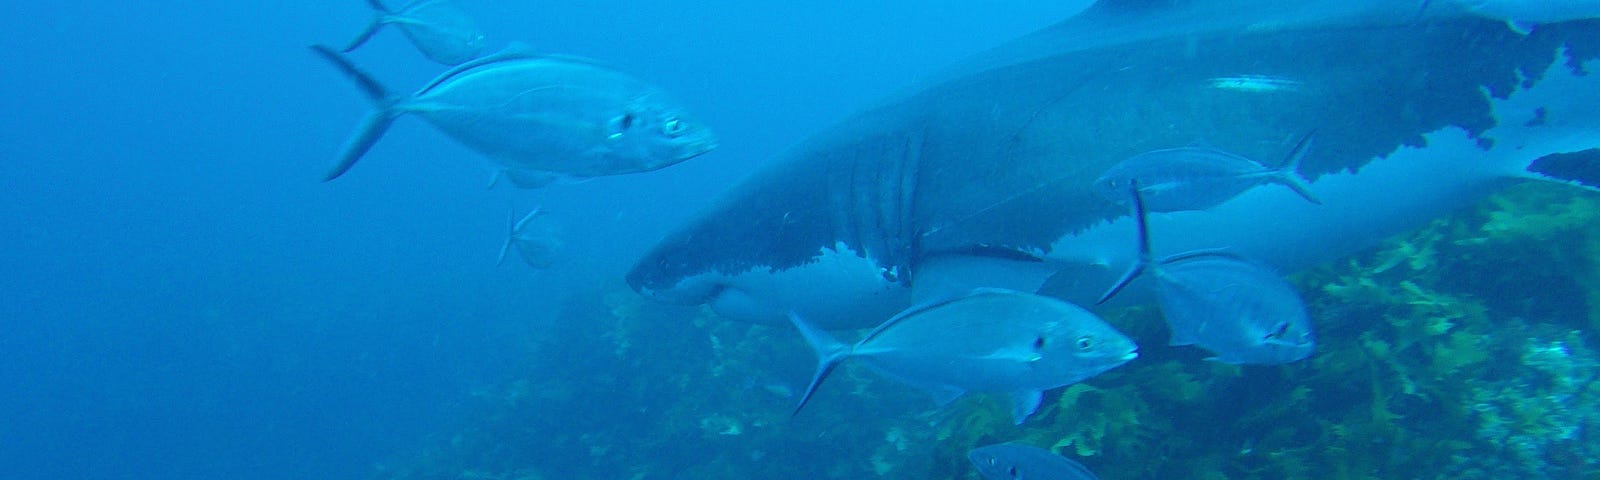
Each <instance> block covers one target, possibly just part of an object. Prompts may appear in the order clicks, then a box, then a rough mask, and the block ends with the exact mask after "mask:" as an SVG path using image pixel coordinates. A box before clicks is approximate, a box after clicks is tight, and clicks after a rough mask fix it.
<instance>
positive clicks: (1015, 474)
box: [1006, 467, 1017, 478]
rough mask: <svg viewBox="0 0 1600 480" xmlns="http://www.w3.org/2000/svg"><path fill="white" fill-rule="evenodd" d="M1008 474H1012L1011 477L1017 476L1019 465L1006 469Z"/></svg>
mask: <svg viewBox="0 0 1600 480" xmlns="http://www.w3.org/2000/svg"><path fill="white" fill-rule="evenodd" d="M1006 475H1010V476H1011V478H1017V467H1011V468H1009V469H1006Z"/></svg>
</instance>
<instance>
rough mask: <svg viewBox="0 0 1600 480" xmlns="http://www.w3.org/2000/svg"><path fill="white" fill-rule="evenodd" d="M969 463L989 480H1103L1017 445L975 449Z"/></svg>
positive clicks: (1042, 452) (1045, 452)
mask: <svg viewBox="0 0 1600 480" xmlns="http://www.w3.org/2000/svg"><path fill="white" fill-rule="evenodd" d="M967 460H971V461H972V466H974V467H977V469H978V474H980V475H983V478H986V479H988V480H1033V479H1039V480H1100V477H1098V476H1095V474H1094V472H1091V471H1089V468H1088V467H1085V466H1083V464H1081V463H1078V462H1077V461H1074V460H1072V459H1069V458H1067V457H1063V456H1060V455H1056V454H1054V453H1050V451H1049V450H1045V449H1043V448H1039V447H1032V446H1028V445H1021V444H1016V443H1001V444H997V445H989V446H987V447H978V448H974V449H972V450H970V451H968V452H967Z"/></svg>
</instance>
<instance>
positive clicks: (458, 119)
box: [312, 45, 717, 180]
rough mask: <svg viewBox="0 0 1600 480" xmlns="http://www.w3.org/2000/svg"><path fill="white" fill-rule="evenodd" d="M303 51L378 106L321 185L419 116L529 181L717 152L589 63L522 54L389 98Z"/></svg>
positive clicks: (650, 95) (322, 51)
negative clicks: (392, 128) (404, 119)
mask: <svg viewBox="0 0 1600 480" xmlns="http://www.w3.org/2000/svg"><path fill="white" fill-rule="evenodd" d="M312 50H314V51H315V52H317V53H318V54H319V55H321V56H322V57H323V58H326V59H327V60H328V61H329V62H331V63H333V65H334V66H336V67H338V68H339V70H340V71H341V72H343V73H344V74H345V75H346V76H349V77H350V78H352V79H353V80H355V81H356V83H357V84H358V85H359V86H360V87H361V89H362V90H363V91H364V92H365V93H366V94H367V96H368V97H369V98H370V99H371V100H372V102H373V104H374V105H376V106H377V110H376V111H375V112H373V113H372V114H371V115H368V116H367V118H366V121H365V122H364V123H363V125H362V127H361V129H360V130H359V132H358V133H357V135H356V136H355V137H354V138H353V139H352V140H351V141H350V142H349V143H347V144H346V146H345V148H344V152H343V153H342V154H341V155H340V158H339V163H338V164H337V165H335V166H334V167H333V169H332V170H330V171H329V172H328V174H327V176H326V177H325V179H324V180H332V179H334V178H337V177H338V176H339V175H342V174H344V172H346V171H348V170H349V169H350V167H351V166H354V165H355V163H356V161H357V160H359V159H360V158H361V156H362V155H363V154H365V153H366V152H367V150H368V149H370V148H372V145H373V144H374V143H377V141H378V138H380V137H381V136H382V135H383V133H384V131H386V130H388V128H389V125H391V124H393V123H394V120H395V119H396V118H398V117H399V116H401V115H405V114H408V113H411V114H416V115H418V116H421V117H422V118H423V119H425V120H427V121H428V122H429V123H432V124H433V125H434V126H435V127H438V128H439V129H440V130H443V131H444V132H445V133H446V134H447V135H449V136H451V137H452V138H454V139H456V141H459V142H461V143H462V144H465V145H466V146H468V147H470V148H472V149H473V150H477V151H478V152H480V153H483V154H485V155H487V156H489V157H490V158H491V159H494V160H495V161H497V162H499V163H500V164H501V165H502V166H504V167H506V168H507V169H510V170H517V171H519V172H520V173H526V174H529V175H534V174H548V175H551V176H562V177H578V178H583V177H596V176H603V175H618V174H625V173H636V172H646V171H651V170H657V169H661V168H665V167H667V166H671V165H675V164H677V163H679V162H682V161H684V160H688V159H690V158H694V157H696V156H699V155H700V154H703V153H706V152H708V151H711V150H712V149H714V148H716V144H717V139H716V136H715V135H714V134H713V133H712V132H711V130H710V129H708V128H706V127H705V126H703V125H701V124H700V123H699V122H697V121H695V120H694V119H693V118H691V117H690V116H689V115H688V113H687V112H686V111H685V110H684V109H683V108H682V107H681V106H679V105H678V104H677V103H676V102H674V101H672V100H671V99H670V98H668V97H667V95H666V93H664V92H662V91H661V90H660V89H657V88H655V87H653V86H650V85H648V84H646V83H644V82H642V81H639V80H638V79H635V78H633V77H630V76H628V75H625V74H622V73H620V72H617V71H616V70H613V69H611V68H607V67H604V66H601V65H599V64H596V63H594V62H593V61H591V60H587V59H582V58H577V57H568V56H553V55H540V54H535V53H531V52H529V51H528V50H527V49H526V47H521V46H512V47H508V48H507V50H505V51H503V52H500V53H497V54H494V55H490V56H487V57H483V58H479V59H477V60H473V61H471V62H467V63H464V64H462V65H460V66H457V67H456V68H454V69H451V70H450V71H447V72H445V73H444V74H442V75H440V76H439V77H438V78H435V79H434V80H433V81H432V82H429V83H428V84H427V85H425V86H423V87H422V89H421V90H418V91H417V92H416V93H414V94H411V95H403V96H397V95H394V94H391V93H390V92H389V90H388V89H386V88H384V87H383V86H382V85H381V84H379V83H378V82H377V81H376V80H374V79H373V78H372V77H371V76H370V75H368V74H366V72H363V71H361V70H360V69H359V68H356V66H355V64H353V63H350V61H349V60H348V59H346V58H344V57H343V56H341V55H339V54H338V53H337V52H334V51H333V50H332V49H330V48H328V47H325V46H320V45H318V46H313V47H312Z"/></svg>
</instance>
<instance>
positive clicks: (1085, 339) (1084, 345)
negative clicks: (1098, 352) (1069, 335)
mask: <svg viewBox="0 0 1600 480" xmlns="http://www.w3.org/2000/svg"><path fill="white" fill-rule="evenodd" d="M1094 345H1095V343H1094V337H1092V336H1089V335H1084V336H1081V337H1078V350H1084V351H1088V350H1089V349H1091V348H1094Z"/></svg>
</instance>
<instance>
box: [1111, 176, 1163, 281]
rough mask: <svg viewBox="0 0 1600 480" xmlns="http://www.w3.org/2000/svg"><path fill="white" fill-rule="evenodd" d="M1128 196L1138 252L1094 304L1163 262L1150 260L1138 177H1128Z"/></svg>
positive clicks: (1148, 235)
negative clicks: (1124, 271) (1131, 205)
mask: <svg viewBox="0 0 1600 480" xmlns="http://www.w3.org/2000/svg"><path fill="white" fill-rule="evenodd" d="M1128 196H1129V197H1130V198H1132V200H1133V222H1134V223H1133V224H1134V230H1135V231H1136V232H1138V237H1137V240H1136V243H1135V245H1136V247H1137V248H1138V252H1139V253H1138V256H1137V257H1135V260H1134V261H1133V266H1131V267H1128V271H1127V273H1123V274H1122V278H1119V279H1117V282H1116V283H1114V284H1112V285H1111V288H1108V289H1106V293H1104V294H1102V295H1100V300H1097V301H1095V302H1094V304H1095V305H1101V304H1104V303H1106V301H1108V300H1111V297H1114V296H1116V295H1117V292H1121V291H1122V289H1123V288H1126V287H1127V286H1128V284H1129V283H1132V282H1133V279H1135V278H1139V275H1142V274H1144V273H1145V272H1146V271H1148V270H1149V269H1150V268H1151V267H1154V266H1156V265H1158V264H1160V263H1165V262H1155V261H1153V260H1152V259H1153V258H1154V255H1152V254H1151V253H1150V223H1149V217H1150V212H1149V211H1147V210H1145V207H1144V194H1142V193H1140V192H1139V179H1137V178H1130V179H1128Z"/></svg>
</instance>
